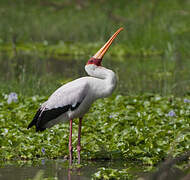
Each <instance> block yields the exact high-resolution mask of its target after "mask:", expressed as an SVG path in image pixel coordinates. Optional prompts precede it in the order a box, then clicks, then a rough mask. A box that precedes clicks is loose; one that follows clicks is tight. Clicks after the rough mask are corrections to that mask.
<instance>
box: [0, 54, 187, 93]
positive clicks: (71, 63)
mask: <svg viewBox="0 0 190 180" xmlns="http://www.w3.org/2000/svg"><path fill="white" fill-rule="evenodd" d="M5 59H6V60H5ZM87 60H88V57H80V58H76V57H67V56H63V57H60V58H59V59H57V58H53V57H48V58H47V57H39V56H36V55H34V56H32V55H30V56H28V55H25V54H20V55H18V57H16V58H12V59H11V58H9V57H8V56H6V55H5V56H0V82H1V83H0V87H1V89H2V88H4V87H6V85H4V87H3V82H9V88H10V89H11V88H12V91H14V89H16V90H17V89H18V90H17V91H19V90H21V91H23V92H24V91H26V90H27V88H28V89H29V90H30V91H32V92H31V94H36V93H42V94H46V93H47V94H51V93H52V92H53V91H54V90H55V89H56V88H57V87H59V86H60V85H61V84H62V83H64V82H65V81H68V80H73V79H75V78H79V77H82V76H86V72H85V70H84V66H85V64H86V62H87ZM103 65H104V66H105V67H107V68H110V69H112V70H113V71H114V72H116V74H117V78H118V85H117V92H119V93H122V94H139V93H148V92H150V93H159V94H162V95H168V94H175V95H184V94H186V93H187V92H188V91H189V89H190V83H189V77H190V71H189V68H188V66H189V62H188V59H185V58H181V57H178V58H177V57H176V58H174V59H167V58H165V57H160V56H159V57H147V58H142V57H130V58H129V57H123V58H121V59H118V58H116V57H112V58H109V57H105V58H104V59H103ZM15 82H17V83H15ZM18 85H19V86H20V87H16V86H18ZM11 86H13V87H11ZM15 87H16V88H15ZM23 88H24V89H23ZM16 90H15V91H16ZM43 90H44V91H45V93H44V91H43ZM21 93H22V92H21Z"/></svg>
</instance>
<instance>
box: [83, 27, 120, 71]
mask: <svg viewBox="0 0 190 180" xmlns="http://www.w3.org/2000/svg"><path fill="white" fill-rule="evenodd" d="M122 30H123V28H119V29H118V30H117V31H116V32H115V33H114V34H113V36H112V37H111V38H110V39H109V40H108V41H107V42H106V43H105V44H104V45H103V46H102V48H101V49H100V50H99V51H98V52H97V53H96V54H95V55H94V56H92V57H91V58H90V59H89V60H88V61H87V64H86V66H95V67H96V66H97V67H98V66H101V62H102V58H103V56H104V55H105V53H106V52H107V50H108V48H109V47H110V45H111V44H112V42H113V41H114V39H115V38H116V36H117V35H118V34H119V33H120V31H122Z"/></svg>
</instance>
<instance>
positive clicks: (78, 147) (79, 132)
mask: <svg viewBox="0 0 190 180" xmlns="http://www.w3.org/2000/svg"><path fill="white" fill-rule="evenodd" d="M81 127H82V118H79V129H78V144H77V152H78V164H80V151H81V145H80V136H81Z"/></svg>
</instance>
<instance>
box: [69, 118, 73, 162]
mask: <svg viewBox="0 0 190 180" xmlns="http://www.w3.org/2000/svg"><path fill="white" fill-rule="evenodd" d="M72 122H73V120H72V119H70V134H69V165H72V159H73V157H72V155H73V147H72Z"/></svg>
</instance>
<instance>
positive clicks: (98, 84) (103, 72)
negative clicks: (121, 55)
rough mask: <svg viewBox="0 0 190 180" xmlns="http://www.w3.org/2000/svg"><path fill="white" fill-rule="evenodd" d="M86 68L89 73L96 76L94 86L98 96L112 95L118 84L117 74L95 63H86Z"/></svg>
mask: <svg viewBox="0 0 190 180" xmlns="http://www.w3.org/2000/svg"><path fill="white" fill-rule="evenodd" d="M85 70H86V72H87V73H88V75H90V76H92V77H95V78H94V81H93V84H92V87H93V89H94V91H95V93H96V96H97V98H102V97H107V96H109V95H111V93H112V92H113V90H114V89H115V87H116V84H117V79H116V75H115V73H114V72H113V71H112V70H110V69H106V68H105V67H102V66H96V65H93V64H90V65H86V66H85Z"/></svg>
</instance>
